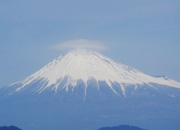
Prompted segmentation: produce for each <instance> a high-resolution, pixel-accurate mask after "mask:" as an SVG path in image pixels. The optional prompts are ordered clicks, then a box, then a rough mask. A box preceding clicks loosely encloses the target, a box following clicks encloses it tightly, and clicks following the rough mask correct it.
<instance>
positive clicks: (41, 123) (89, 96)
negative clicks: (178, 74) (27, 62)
mask: <svg viewBox="0 0 180 130" xmlns="http://www.w3.org/2000/svg"><path fill="white" fill-rule="evenodd" d="M179 88H180V85H179V83H178V82H176V81H174V80H171V79H168V78H165V77H152V76H149V75H146V74H144V73H142V72H140V71H138V70H136V69H133V68H132V67H129V66H126V65H122V64H120V63H117V62H114V61H113V60H111V59H109V58H107V57H105V56H102V55H101V54H99V53H97V52H95V51H91V50H73V51H70V52H69V53H67V54H66V55H64V56H60V57H59V58H57V59H55V60H53V61H52V62H51V63H49V64H48V65H46V66H45V67H43V68H42V69H41V70H39V71H37V72H36V73H34V74H32V75H31V76H29V77H27V78H26V79H25V80H23V81H20V82H16V83H14V84H12V85H10V86H9V87H4V88H1V89H0V125H11V124H13V125H17V126H19V127H21V128H22V129H32V130H41V129H43V130H50V129H52V130H59V129H64V130H97V129H98V128H101V127H103V126H117V125H118V124H130V125H133V126H139V127H142V128H147V129H149V130H179V128H180V124H179V122H180V89H179Z"/></svg>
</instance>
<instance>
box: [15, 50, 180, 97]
mask: <svg viewBox="0 0 180 130" xmlns="http://www.w3.org/2000/svg"><path fill="white" fill-rule="evenodd" d="M65 79H66V83H63V89H66V91H68V90H69V88H72V89H73V88H75V87H77V86H78V85H77V84H78V81H80V80H81V81H83V83H84V84H85V85H84V86H85V90H86V88H87V87H88V81H89V80H91V79H93V80H95V81H96V84H97V87H99V82H101V81H104V82H105V83H106V84H107V86H108V87H110V88H111V90H112V91H113V92H114V93H115V94H117V92H116V91H115V89H114V88H113V84H115V83H116V84H118V85H119V87H121V90H122V92H123V94H124V95H125V90H126V86H128V85H134V86H138V85H143V84H147V85H149V86H151V87H152V85H151V84H160V85H166V86H171V87H176V88H180V83H179V82H176V81H174V80H171V79H167V78H163V77H152V76H149V75H146V74H144V73H142V72H140V71H138V70H136V69H134V68H132V67H129V66H126V65H123V64H120V63H117V62H115V61H113V60H111V59H110V58H107V57H105V56H103V55H101V54H100V53H98V52H95V51H92V50H87V49H76V50H72V51H70V52H69V53H67V54H66V55H64V56H60V57H58V58H57V59H55V60H53V61H52V62H50V63H49V64H47V65H46V66H44V67H43V68H42V69H40V70H39V71H37V72H36V73H34V74H32V75H31V76H29V77H27V78H26V79H25V80H23V81H21V82H18V84H21V86H20V87H18V88H17V89H16V91H20V90H22V89H23V88H26V86H28V85H30V84H33V83H35V82H37V81H40V82H41V83H42V85H41V86H39V88H38V90H37V91H38V92H39V93H41V92H42V91H44V90H45V89H47V88H49V87H52V90H55V91H57V90H58V89H59V86H62V82H63V81H64V80H65Z"/></svg>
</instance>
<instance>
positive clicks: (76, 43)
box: [52, 39, 106, 51]
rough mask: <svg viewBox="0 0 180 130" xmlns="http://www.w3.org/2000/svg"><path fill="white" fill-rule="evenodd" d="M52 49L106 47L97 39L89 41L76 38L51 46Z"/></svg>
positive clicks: (101, 49)
mask: <svg viewBox="0 0 180 130" xmlns="http://www.w3.org/2000/svg"><path fill="white" fill-rule="evenodd" d="M52 49H54V50H67V49H93V50H100V51H103V50H106V47H105V46H104V45H103V44H102V43H100V42H97V41H90V40H87V39H78V40H71V41H66V42H63V43H60V44H57V45H54V46H53V47H52Z"/></svg>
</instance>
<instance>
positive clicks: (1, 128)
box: [0, 126, 22, 130]
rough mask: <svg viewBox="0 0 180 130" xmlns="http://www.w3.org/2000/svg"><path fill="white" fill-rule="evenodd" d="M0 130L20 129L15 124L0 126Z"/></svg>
mask: <svg viewBox="0 0 180 130" xmlns="http://www.w3.org/2000/svg"><path fill="white" fill-rule="evenodd" d="M0 130H22V129H20V128H17V127H16V126H0Z"/></svg>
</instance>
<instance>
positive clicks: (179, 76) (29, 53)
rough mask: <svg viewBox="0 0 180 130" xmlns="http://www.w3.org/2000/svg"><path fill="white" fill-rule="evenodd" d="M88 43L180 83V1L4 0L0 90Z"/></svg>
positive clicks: (1, 7) (0, 6) (0, 10)
mask: <svg viewBox="0 0 180 130" xmlns="http://www.w3.org/2000/svg"><path fill="white" fill-rule="evenodd" d="M78 39H86V40H92V41H97V42H100V43H102V44H103V45H104V46H106V48H107V49H106V51H104V52H103V54H104V55H106V56H108V57H110V58H112V59H114V60H116V61H118V62H121V63H123V64H126V65H129V66H132V67H134V68H136V69H138V70H140V71H142V72H144V73H146V74H150V75H167V76H168V77H170V78H172V79H175V80H177V81H180V0H89V1H86V0H48V1H47V0H29V1H27V0H1V1H0V86H4V85H8V84H10V83H13V82H15V81H18V80H22V79H24V78H25V77H27V76H29V75H30V74H32V73H34V72H35V71H37V70H39V69H40V68H41V67H43V66H44V65H45V64H47V63H48V62H50V61H51V60H52V59H54V58H56V57H58V56H59V55H61V54H63V53H65V52H64V51H62V50H59V51H57V50H54V49H52V47H53V46H56V44H60V43H65V42H67V41H70V40H78Z"/></svg>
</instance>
